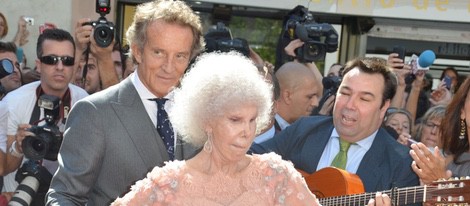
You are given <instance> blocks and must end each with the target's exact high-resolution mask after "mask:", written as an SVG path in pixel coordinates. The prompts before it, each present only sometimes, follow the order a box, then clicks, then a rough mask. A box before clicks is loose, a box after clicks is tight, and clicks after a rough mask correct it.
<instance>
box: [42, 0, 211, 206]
mask: <svg viewBox="0 0 470 206" xmlns="http://www.w3.org/2000/svg"><path fill="white" fill-rule="evenodd" d="M127 38H128V41H129V42H130V47H131V55H132V58H133V59H134V60H135V63H136V64H137V65H138V66H137V70H136V72H135V73H134V74H132V75H131V76H129V77H128V78H127V79H126V80H124V81H122V82H121V83H119V84H117V85H115V86H112V87H110V88H108V89H106V90H103V91H101V92H98V93H96V94H94V95H92V96H90V98H88V99H84V100H83V101H81V102H79V103H77V104H76V107H74V108H73V109H72V111H71V114H70V117H69V119H68V121H67V124H66V132H65V135H64V140H63V143H62V147H61V149H60V152H59V162H60V166H59V169H58V171H57V173H56V174H55V175H54V178H53V180H52V184H51V187H50V190H49V192H48V197H47V205H85V204H86V205H109V204H110V203H111V202H112V201H113V200H114V199H116V198H117V197H118V196H120V195H123V194H125V193H127V192H128V191H129V190H130V186H131V185H133V184H134V183H135V181H137V180H139V179H142V178H144V177H145V175H146V174H147V172H149V171H150V170H151V169H152V168H153V167H155V166H163V165H164V162H165V161H169V160H172V159H173V158H172V156H174V159H186V158H189V157H191V156H192V155H194V152H195V151H194V148H190V147H189V146H188V145H186V144H185V143H184V142H182V141H181V140H179V139H177V138H175V139H174V140H173V139H172V140H171V141H168V139H165V140H164V139H163V138H162V137H161V136H163V134H162V135H160V133H159V132H157V129H156V125H160V123H159V122H162V121H160V120H158V119H159V118H157V113H158V114H160V111H158V110H167V109H171V108H170V107H171V105H172V101H173V100H172V92H171V90H172V89H173V88H174V87H175V86H177V85H178V83H179V81H180V78H181V77H182V75H183V73H184V71H185V70H186V68H187V66H188V64H189V62H190V60H191V59H192V58H194V56H196V54H197V53H198V52H199V51H200V50H201V49H202V48H203V45H204V43H203V37H202V28H201V24H200V20H199V17H198V16H197V15H195V14H194V12H193V11H192V10H191V9H190V8H189V7H188V6H187V5H186V4H185V3H184V2H183V1H152V2H148V3H144V4H141V5H139V6H138V7H137V10H136V14H135V17H134V22H133V23H132V25H131V26H130V27H129V29H128V31H127ZM161 98H165V99H167V100H168V101H166V103H165V104H164V106H159V107H158V108H157V104H156V102H155V101H153V100H154V99H161ZM163 108H164V109H163ZM163 122H165V121H163ZM176 136H177V134H174V136H172V137H176ZM172 145H174V146H172Z"/></svg>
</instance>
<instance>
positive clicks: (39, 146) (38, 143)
mask: <svg viewBox="0 0 470 206" xmlns="http://www.w3.org/2000/svg"><path fill="white" fill-rule="evenodd" d="M31 147H32V148H33V149H34V150H36V151H45V150H46V145H45V144H44V142H43V141H42V140H38V139H34V140H33V141H32V142H31Z"/></svg>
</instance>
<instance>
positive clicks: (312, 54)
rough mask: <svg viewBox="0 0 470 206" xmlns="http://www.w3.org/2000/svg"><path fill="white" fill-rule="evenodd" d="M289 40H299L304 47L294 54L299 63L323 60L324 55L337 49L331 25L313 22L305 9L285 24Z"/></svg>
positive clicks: (335, 36)
mask: <svg viewBox="0 0 470 206" xmlns="http://www.w3.org/2000/svg"><path fill="white" fill-rule="evenodd" d="M286 27H287V33H288V35H289V37H290V39H291V40H294V39H297V38H298V39H300V40H302V41H303V42H304V45H303V46H302V47H300V48H298V49H297V50H296V51H295V52H296V56H297V59H298V60H299V61H301V62H313V61H316V60H320V59H323V58H324V57H325V54H326V53H327V52H328V53H331V52H335V51H336V50H337V49H338V33H337V32H336V30H335V28H334V27H333V26H332V25H331V24H327V23H317V22H315V21H314V19H313V16H312V14H311V13H309V12H308V10H307V8H305V7H303V8H301V12H300V14H299V16H294V17H291V19H289V20H288V21H287V24H286Z"/></svg>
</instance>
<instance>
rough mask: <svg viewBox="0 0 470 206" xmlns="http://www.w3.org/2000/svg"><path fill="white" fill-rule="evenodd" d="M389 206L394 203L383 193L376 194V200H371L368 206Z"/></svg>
mask: <svg viewBox="0 0 470 206" xmlns="http://www.w3.org/2000/svg"><path fill="white" fill-rule="evenodd" d="M374 205H376V206H389V205H392V201H391V200H390V197H389V196H388V195H387V194H382V193H381V192H377V193H376V194H375V200H374V199H370V200H369V203H368V204H367V206H374Z"/></svg>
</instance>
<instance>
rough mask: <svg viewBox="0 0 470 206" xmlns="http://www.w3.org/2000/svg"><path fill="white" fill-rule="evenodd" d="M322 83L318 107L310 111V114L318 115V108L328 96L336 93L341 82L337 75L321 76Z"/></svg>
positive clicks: (319, 108)
mask: <svg viewBox="0 0 470 206" xmlns="http://www.w3.org/2000/svg"><path fill="white" fill-rule="evenodd" d="M322 84H323V96H322V97H321V99H320V101H319V102H318V107H317V108H315V109H314V110H313V111H312V114H311V115H318V114H319V112H320V110H321V109H322V108H323V105H324V104H325V102H326V100H328V98H330V97H331V96H332V95H335V94H336V92H337V91H338V88H339V86H340V84H341V77H338V76H328V77H323V79H322Z"/></svg>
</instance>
